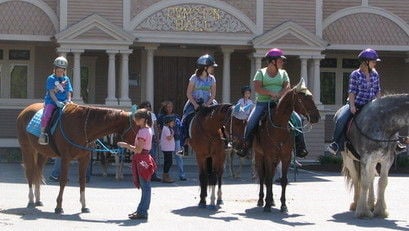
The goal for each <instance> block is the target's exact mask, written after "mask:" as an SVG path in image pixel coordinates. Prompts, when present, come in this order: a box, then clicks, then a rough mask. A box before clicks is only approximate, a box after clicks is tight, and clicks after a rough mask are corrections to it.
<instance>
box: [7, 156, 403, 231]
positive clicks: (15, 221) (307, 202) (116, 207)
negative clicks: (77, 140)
mask: <svg viewBox="0 0 409 231" xmlns="http://www.w3.org/2000/svg"><path fill="white" fill-rule="evenodd" d="M96 167H97V166H96ZM75 169H76V165H75V164H72V168H71V171H70V176H69V179H70V181H69V184H68V187H66V189H65V193H64V201H63V208H64V211H65V213H64V214H63V215H57V214H54V207H55V205H56V202H55V199H56V196H57V194H58V190H59V187H58V185H57V184H56V183H49V184H47V185H44V186H43V187H42V201H43V203H44V206H43V207H37V208H35V209H28V208H26V205H27V194H28V190H27V185H26V183H25V178H24V175H23V170H22V167H21V165H19V164H4V163H3V164H0V230H2V231H3V230H53V231H56V230H58V231H59V230H150V231H152V230H162V231H171V230H177V231H182V230H195V231H200V230H212V231H213V230H223V231H225V230H246V231H248V230H308V231H315V230H337V231H338V230H371V231H372V230H409V221H408V219H409V208H408V205H409V191H408V185H409V177H408V176H409V175H393V176H391V177H390V178H389V179H390V180H389V185H388V188H387V192H386V202H387V205H388V208H389V218H387V219H380V218H374V219H367V220H360V219H356V218H355V217H354V215H353V213H352V212H350V211H348V208H349V204H350V202H351V198H352V194H351V193H349V192H348V191H347V189H346V188H345V183H344V179H343V178H342V177H341V176H340V174H339V173H317V172H307V171H300V172H299V174H298V176H297V182H291V183H290V185H289V186H288V188H287V205H288V209H289V212H288V214H282V213H280V212H279V206H280V202H279V194H280V187H279V186H276V185H275V186H274V199H275V201H276V204H277V205H278V206H276V207H274V209H273V211H272V212H271V213H264V212H263V211H262V208H258V207H256V202H257V197H258V184H257V183H255V182H254V181H253V180H251V176H250V171H249V169H248V168H246V169H245V171H244V172H243V173H242V178H240V179H231V178H228V177H226V178H225V182H224V183H225V184H224V185H223V198H224V205H222V206H221V207H220V208H219V209H218V210H216V211H215V210H209V209H200V208H198V207H197V204H198V202H199V186H198V179H197V173H196V170H195V168H194V167H193V166H192V167H190V168H188V172H187V173H188V174H187V177H188V181H185V182H181V181H177V182H175V183H172V184H164V183H156V182H155V183H153V189H152V203H151V209H150V210H149V220H148V221H147V222H141V221H135V220H129V219H128V218H127V214H128V213H131V212H133V211H134V210H135V208H136V206H137V203H138V201H139V197H140V191H139V190H137V189H135V188H133V186H132V184H131V177H130V175H127V176H126V178H125V179H124V180H122V181H116V180H115V179H114V177H113V176H108V177H103V176H93V177H92V179H91V182H90V183H89V184H88V187H87V189H86V199H87V207H89V208H90V210H91V213H88V214H82V213H80V207H81V205H80V203H79V187H78V183H77V182H78V180H77V175H78V174H77V172H76V171H75ZM50 171H51V166H50V165H48V166H47V167H46V169H45V175H46V176H48V175H49V173H50ZM95 171H97V168H96V170H95ZM290 179H292V175H291V177H290Z"/></svg>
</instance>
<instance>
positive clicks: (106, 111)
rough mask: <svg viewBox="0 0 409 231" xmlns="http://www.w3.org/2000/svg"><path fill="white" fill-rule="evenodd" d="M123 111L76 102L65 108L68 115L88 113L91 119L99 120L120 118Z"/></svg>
mask: <svg viewBox="0 0 409 231" xmlns="http://www.w3.org/2000/svg"><path fill="white" fill-rule="evenodd" d="M121 112H123V111H122V110H118V109H112V108H103V107H94V106H85V105H78V104H74V103H72V104H68V105H67V106H66V107H65V108H64V113H66V114H68V115H73V114H83V113H88V114H89V115H88V118H89V119H92V120H97V121H107V120H114V119H116V118H118V116H119V115H120V114H121Z"/></svg>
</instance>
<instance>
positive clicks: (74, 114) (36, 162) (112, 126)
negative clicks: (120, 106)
mask: <svg viewBox="0 0 409 231" xmlns="http://www.w3.org/2000/svg"><path fill="white" fill-rule="evenodd" d="M42 108H43V104H42V103H37V104H32V105H30V106H28V107H27V108H25V109H24V110H23V111H22V112H21V113H20V114H19V115H18V117H17V132H18V140H19V143H20V147H21V152H22V156H23V162H24V167H25V174H26V178H27V181H28V187H29V194H28V198H29V202H28V207H34V206H41V205H42V202H41V200H40V184H41V182H42V179H43V175H42V172H43V168H44V164H45V163H46V162H47V160H48V158H50V157H61V175H60V192H59V194H58V197H57V206H56V208H55V213H63V209H62V197H63V192H64V187H65V185H66V183H67V173H68V168H69V163H70V161H71V160H73V159H77V160H78V163H79V182H80V202H81V205H82V208H81V211H82V212H89V209H88V208H87V207H86V205H85V180H86V179H85V176H86V171H87V166H88V163H89V161H90V148H88V145H89V144H91V143H92V142H93V141H94V140H96V139H97V138H100V137H103V136H105V135H108V134H111V133H117V134H121V136H122V139H123V140H125V141H126V142H129V143H133V140H134V137H135V134H136V132H137V127H135V125H134V122H133V120H132V118H131V113H129V112H124V111H121V110H115V109H106V108H97V107H87V106H80V105H77V104H68V105H66V106H65V108H64V110H63V111H64V112H63V114H62V116H61V121H60V123H59V125H58V126H57V129H56V131H55V133H54V135H53V136H52V137H50V144H49V145H40V144H38V142H37V140H38V137H36V136H34V135H32V134H30V133H27V132H26V127H27V124H28V123H29V122H30V120H31V118H32V117H33V116H34V114H35V113H36V112H37V111H39V110H40V109H42ZM33 185H34V187H35V190H34V192H33ZM34 200H35V202H34Z"/></svg>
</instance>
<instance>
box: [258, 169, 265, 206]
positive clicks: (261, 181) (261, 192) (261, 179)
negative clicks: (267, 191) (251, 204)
mask: <svg viewBox="0 0 409 231" xmlns="http://www.w3.org/2000/svg"><path fill="white" fill-rule="evenodd" d="M258 175H259V186H260V187H259V193H258V201H257V207H262V206H263V205H264V201H263V200H264V175H261V174H260V173H259V174H258Z"/></svg>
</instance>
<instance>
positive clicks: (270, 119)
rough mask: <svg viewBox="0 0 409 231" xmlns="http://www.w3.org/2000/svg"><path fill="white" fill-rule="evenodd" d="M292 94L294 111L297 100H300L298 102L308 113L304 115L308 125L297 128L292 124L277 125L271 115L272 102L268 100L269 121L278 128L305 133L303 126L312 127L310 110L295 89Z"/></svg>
mask: <svg viewBox="0 0 409 231" xmlns="http://www.w3.org/2000/svg"><path fill="white" fill-rule="evenodd" d="M291 94H292V98H293V105H292V109H293V111H294V109H295V104H296V102H298V104H299V105H300V106H301V107H302V108H303V110H304V111H305V112H306V115H303V116H305V117H306V120H307V123H306V125H304V126H302V127H301V128H297V127H295V126H290V127H288V126H287V127H281V126H279V125H275V124H274V122H273V120H272V116H271V107H270V103H271V102H268V121H269V122H270V124H271V126H272V127H274V128H278V129H283V130H295V131H297V132H299V133H304V131H303V128H304V127H307V126H308V127H311V126H312V125H311V122H310V121H311V117H310V112H309V110H307V108H306V107H305V105H304V103H303V102H302V100H301V99H300V98H299V97H298V96H297V92H296V91H294V90H293V92H292V93H291Z"/></svg>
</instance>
